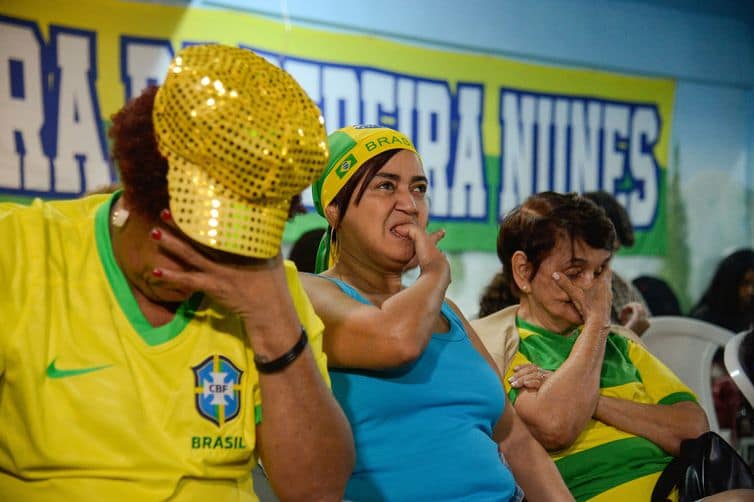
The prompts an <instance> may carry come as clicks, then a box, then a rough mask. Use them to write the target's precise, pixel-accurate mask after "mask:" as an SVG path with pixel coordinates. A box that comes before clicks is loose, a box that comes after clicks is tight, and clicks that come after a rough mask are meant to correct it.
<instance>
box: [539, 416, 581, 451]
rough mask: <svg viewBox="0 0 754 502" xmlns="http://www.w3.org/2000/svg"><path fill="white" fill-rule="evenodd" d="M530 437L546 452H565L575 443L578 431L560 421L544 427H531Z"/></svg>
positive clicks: (551, 422)
mask: <svg viewBox="0 0 754 502" xmlns="http://www.w3.org/2000/svg"><path fill="white" fill-rule="evenodd" d="M530 428H531V431H532V435H533V436H534V437H535V438H536V440H537V441H539V444H541V445H542V447H543V448H544V449H545V450H547V451H558V450H565V449H566V448H568V447H569V446H571V445H572V444H573V442H574V441H576V438H577V437H578V435H579V433H580V432H581V431H580V430H576V428H575V427H572V426H570V425H569V424H565V423H562V422H561V421H550V422H549V423H548V424H546V425H544V426H536V427H531V426H530Z"/></svg>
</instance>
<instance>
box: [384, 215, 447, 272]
mask: <svg viewBox="0 0 754 502" xmlns="http://www.w3.org/2000/svg"><path fill="white" fill-rule="evenodd" d="M396 231H398V232H400V233H402V234H403V235H405V236H406V237H408V238H410V239H411V240H412V241H414V256H413V257H412V258H411V261H410V262H409V263H408V264H407V265H406V267H405V269H406V270H409V269H412V268H414V267H417V266H418V267H419V268H420V269H421V271H422V272H424V271H426V270H428V269H430V268H432V267H434V266H439V267H442V268H445V269H447V271H448V273H450V264H449V263H448V259H447V258H446V257H445V255H444V254H443V253H442V251H440V250H439V249H438V247H437V243H438V242H440V240H442V238H443V237H445V230H444V229H442V228H441V229H439V230H435V231H434V232H432V233H427V231H426V230H425V229H423V228H420V227H419V226H418V225H415V224H406V225H401V226H399V227H398V228H396Z"/></svg>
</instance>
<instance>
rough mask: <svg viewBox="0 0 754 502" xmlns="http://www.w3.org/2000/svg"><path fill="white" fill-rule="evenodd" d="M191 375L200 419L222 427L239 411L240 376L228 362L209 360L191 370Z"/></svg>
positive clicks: (239, 372)
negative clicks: (202, 418)
mask: <svg viewBox="0 0 754 502" xmlns="http://www.w3.org/2000/svg"><path fill="white" fill-rule="evenodd" d="M191 369H192V370H193V371H194V394H195V395H196V409H197V411H198V412H199V414H200V415H201V416H203V417H204V418H206V419H207V420H209V421H211V422H214V423H215V425H217V426H218V427H222V426H223V425H224V424H225V423H226V422H229V421H231V420H233V419H234V418H235V417H236V416H237V415H238V412H239V411H240V410H241V376H242V375H243V371H241V370H240V369H238V368H237V367H236V365H235V364H233V362H231V360H230V359H228V358H227V357H225V356H221V355H218V354H216V355H214V356H209V357H208V358H207V359H205V360H204V361H202V362H201V363H199V364H198V365H196V366H194V367H192V368H191Z"/></svg>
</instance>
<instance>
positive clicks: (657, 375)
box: [628, 340, 697, 404]
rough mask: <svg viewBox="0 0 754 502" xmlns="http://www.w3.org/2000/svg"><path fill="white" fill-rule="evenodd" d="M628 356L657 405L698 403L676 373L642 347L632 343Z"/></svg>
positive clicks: (630, 342) (630, 343)
mask: <svg viewBox="0 0 754 502" xmlns="http://www.w3.org/2000/svg"><path fill="white" fill-rule="evenodd" d="M628 356H629V357H630V358H631V361H632V362H633V363H634V366H636V369H638V370H639V374H640V375H641V380H642V383H643V384H644V388H645V390H646V392H647V394H648V395H649V397H650V398H651V399H652V402H654V403H656V404H673V403H678V402H681V401H697V398H696V395H694V392H693V391H692V390H691V389H690V388H689V387H688V386H687V385H686V384H684V383H683V382H682V381H681V379H680V378H678V377H677V376H676V375H675V373H673V372H672V371H671V370H670V369H669V368H668V367H667V366H665V364H663V363H662V361H660V360H659V359H657V358H656V357H655V356H653V355H652V354H651V353H650V352H649V351H648V350H647V349H645V348H644V347H642V346H641V345H639V344H637V343H635V342H633V341H630V340H629V345H628Z"/></svg>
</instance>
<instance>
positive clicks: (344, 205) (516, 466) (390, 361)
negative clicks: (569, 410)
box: [302, 126, 572, 501]
mask: <svg viewBox="0 0 754 502" xmlns="http://www.w3.org/2000/svg"><path fill="white" fill-rule="evenodd" d="M328 143H329V147H330V160H329V164H328V167H327V169H326V171H325V173H324V175H323V176H322V177H321V178H320V179H319V180H318V181H317V182H316V183H315V184H314V186H313V187H312V193H313V197H314V202H315V206H316V207H317V210H318V212H319V213H320V214H321V215H323V216H324V217H325V218H327V221H328V224H329V227H328V229H327V232H326V234H325V235H324V236H323V239H322V244H321V245H320V250H319V252H318V256H317V266H318V272H322V271H323V272H322V274H320V275H319V276H315V275H308V274H306V275H304V277H303V278H302V279H303V283H304V287H305V288H306V290H307V293H308V295H309V297H310V298H311V301H312V303H313V305H314V307H315V309H316V311H317V314H318V315H319V316H320V317H321V318H322V320H323V321H324V323H325V337H324V348H325V351H326V353H327V356H328V365H329V367H330V376H331V379H332V388H333V392H334V394H335V397H336V398H337V399H338V401H339V402H340V404H341V406H342V407H343V409H344V411H345V413H346V416H347V417H348V419H349V422H350V424H351V428H352V430H353V435H354V442H355V445H356V455H357V459H356V467H355V469H354V472H353V474H352V476H351V478H350V480H349V483H348V486H347V489H346V493H345V498H346V499H348V500H354V501H364V500H391V501H392V500H396V501H397V500H412V501H413V500H432V501H437V500H485V501H487V500H490V501H492V500H501V501H508V500H517V499H520V490H517V485H516V481H514V476H513V474H515V478H516V480H517V481H518V483H519V484H520V485H521V486H522V487H523V489H524V490H525V492H526V494H527V499H528V500H532V501H534V500H548V501H552V500H572V498H571V496H570V494H569V493H568V490H567V488H566V487H565V485H564V484H563V481H562V479H561V478H560V475H559V474H558V472H557V470H556V469H555V466H554V464H553V463H552V462H551V461H550V459H549V457H548V456H547V454H546V452H545V451H544V450H543V449H542V447H541V446H539V444H538V443H537V442H536V441H535V440H534V439H533V438H532V436H531V435H530V434H529V432H528V430H527V429H526V427H525V426H524V425H523V424H522V422H521V421H520V420H519V419H518V418H517V417H516V415H515V411H514V410H513V409H512V408H511V407H508V406H505V396H504V394H503V387H502V383H501V381H500V375H499V373H498V372H497V370H496V369H495V367H494V364H493V363H492V361H491V359H490V357H489V355H488V354H487V352H486V351H485V349H484V348H483V346H482V345H481V343H480V341H479V339H478V338H477V336H476V335H475V334H474V332H473V330H471V328H470V326H469V324H468V322H467V321H466V319H465V318H464V317H463V315H462V314H461V313H460V312H459V310H458V308H457V307H456V306H455V305H453V304H452V303H451V302H450V301H448V300H446V299H445V291H446V289H447V287H448V284H449V283H450V267H449V264H448V261H447V259H446V258H445V256H444V255H443V254H442V253H441V252H440V251H439V250H438V248H437V245H436V244H437V242H438V241H439V240H440V239H441V238H442V236H443V235H444V232H443V231H438V232H434V233H432V234H428V233H427V231H426V230H425V228H426V225H427V220H428V213H429V211H428V206H427V200H426V191H427V184H428V182H427V178H426V176H425V174H424V170H423V167H422V164H421V161H420V159H419V156H418V155H417V153H416V150H415V149H414V147H413V145H412V143H411V141H410V140H409V139H408V138H407V137H406V136H404V135H403V134H401V133H399V132H398V131H395V130H392V129H388V128H385V127H376V126H352V127H346V128H343V129H340V130H338V131H336V132H334V133H332V134H331V135H330V136H329V137H328ZM416 266H419V267H420V270H421V273H420V275H419V277H418V279H417V280H416V281H415V282H414V283H413V284H412V285H411V286H410V287H404V286H403V285H402V282H401V278H402V274H403V272H404V271H405V270H407V269H409V268H413V267H416ZM498 443H499V444H498ZM501 452H502V453H504V454H505V457H506V459H507V460H508V462H509V463H510V469H512V471H513V474H512V473H511V470H509V468H508V466H507V465H506V464H505V463H504V462H502V461H501V458H500V453H501Z"/></svg>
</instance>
